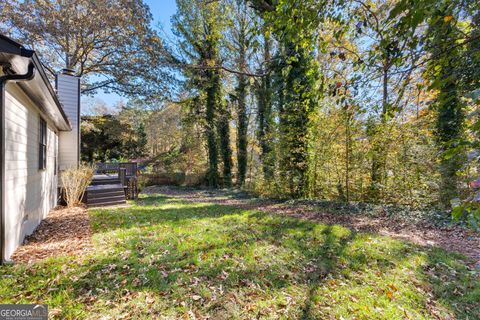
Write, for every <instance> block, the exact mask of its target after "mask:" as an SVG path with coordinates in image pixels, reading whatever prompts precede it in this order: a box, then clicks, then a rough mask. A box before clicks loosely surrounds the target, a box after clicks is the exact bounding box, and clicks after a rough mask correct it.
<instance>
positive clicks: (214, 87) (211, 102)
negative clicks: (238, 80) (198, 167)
mask: <svg viewBox="0 0 480 320" xmlns="http://www.w3.org/2000/svg"><path fill="white" fill-rule="evenodd" d="M207 79H210V80H211V83H210V86H209V87H208V88H207V100H206V113H205V115H206V118H205V120H206V128H205V129H206V130H205V131H206V135H207V149H208V171H207V182H208V186H209V187H212V188H216V187H218V149H217V139H216V134H215V120H216V119H215V113H216V109H217V108H216V106H217V100H218V95H219V92H218V90H219V84H220V79H219V75H218V71H216V70H210V71H208V72H207Z"/></svg>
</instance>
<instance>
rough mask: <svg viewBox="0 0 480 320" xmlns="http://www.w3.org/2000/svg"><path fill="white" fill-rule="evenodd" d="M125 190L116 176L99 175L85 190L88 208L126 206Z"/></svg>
mask: <svg viewBox="0 0 480 320" xmlns="http://www.w3.org/2000/svg"><path fill="white" fill-rule="evenodd" d="M126 203H127V201H126V197H125V188H124V186H123V185H122V184H121V183H120V180H119V178H118V175H116V174H99V175H95V176H94V177H93V180H92V183H91V184H90V186H89V187H88V188H87V205H88V206H89V207H100V206H102V207H103V206H114V205H122V204H126Z"/></svg>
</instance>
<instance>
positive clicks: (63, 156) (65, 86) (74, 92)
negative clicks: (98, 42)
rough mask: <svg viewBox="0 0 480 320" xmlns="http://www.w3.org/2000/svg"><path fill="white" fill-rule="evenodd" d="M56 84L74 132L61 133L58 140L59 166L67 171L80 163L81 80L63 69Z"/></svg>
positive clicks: (68, 70)
mask: <svg viewBox="0 0 480 320" xmlns="http://www.w3.org/2000/svg"><path fill="white" fill-rule="evenodd" d="M55 83H56V89H57V95H58V99H59V100H60V102H61V103H62V105H63V110H64V111H65V114H66V115H67V117H68V119H69V120H70V124H71V125H72V131H66V132H60V135H59V140H58V158H59V159H58V165H59V169H60V170H65V169H68V168H71V167H78V165H79V163H80V78H79V77H77V76H75V72H74V71H73V70H70V69H63V70H62V71H61V72H60V73H58V74H57V78H56V81H55Z"/></svg>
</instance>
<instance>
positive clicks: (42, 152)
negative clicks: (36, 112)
mask: <svg viewBox="0 0 480 320" xmlns="http://www.w3.org/2000/svg"><path fill="white" fill-rule="evenodd" d="M39 141H40V143H39V153H38V168H39V169H40V170H45V168H46V167H47V123H46V122H45V120H43V119H42V118H40V139H39Z"/></svg>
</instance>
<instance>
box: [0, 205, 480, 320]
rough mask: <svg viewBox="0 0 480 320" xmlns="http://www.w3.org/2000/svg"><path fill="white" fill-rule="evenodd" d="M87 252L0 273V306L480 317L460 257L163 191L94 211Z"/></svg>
mask: <svg viewBox="0 0 480 320" xmlns="http://www.w3.org/2000/svg"><path fill="white" fill-rule="evenodd" d="M91 217H92V225H93V230H94V239H93V241H94V244H95V246H96V251H95V253H94V254H92V255H91V256H87V257H79V258H78V259H77V260H75V261H72V259H69V258H67V257H61V256H59V257H56V258H53V259H49V260H46V261H44V262H42V263H38V264H36V265H31V266H25V265H18V266H13V267H12V266H3V267H0V276H1V278H0V301H1V302H2V303H34V302H41V303H46V304H48V305H49V308H50V309H51V310H52V309H54V311H53V313H54V314H57V315H58V317H59V318H89V317H91V318H95V319H99V318H101V316H102V315H103V316H104V318H105V319H108V318H109V317H111V318H112V319H118V318H122V317H124V318H135V319H139V318H140V319H142V318H144V319H151V318H166V319H178V318H185V319H194V318H196V319H201V318H206V317H209V318H210V319H256V318H265V319H277V318H281V319H342V318H343V319H438V318H445V319H450V318H464V319H467V318H468V319H480V302H479V301H480V283H479V281H478V278H477V276H476V275H475V274H474V273H472V272H469V271H468V270H467V269H466V267H465V266H464V262H463V258H462V257H461V256H459V255H455V254H450V253H446V252H445V251H443V250H439V249H431V250H430V249H425V248H421V247H418V246H415V245H412V244H409V243H406V242H402V241H397V240H393V239H391V238H388V237H382V236H377V235H372V234H364V233H353V232H351V231H350V230H348V229H346V228H343V227H340V226H329V225H322V224H317V223H313V222H307V221H302V220H298V219H294V218H285V217H279V216H275V215H269V214H265V213H259V212H255V211H248V210H241V209H236V208H233V207H227V206H220V205H209V204H199V203H188V202H182V201H180V200H175V199H172V198H165V197H162V196H149V197H145V198H142V199H141V200H139V201H138V202H137V203H135V204H134V205H133V206H132V207H131V208H124V209H109V210H94V211H91Z"/></svg>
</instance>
